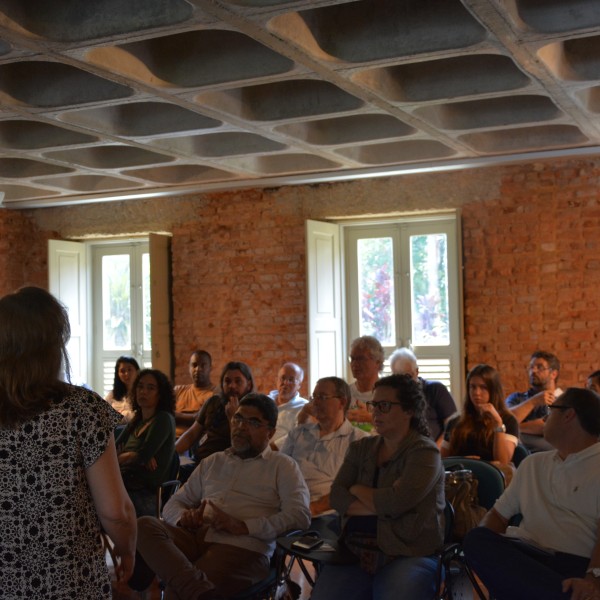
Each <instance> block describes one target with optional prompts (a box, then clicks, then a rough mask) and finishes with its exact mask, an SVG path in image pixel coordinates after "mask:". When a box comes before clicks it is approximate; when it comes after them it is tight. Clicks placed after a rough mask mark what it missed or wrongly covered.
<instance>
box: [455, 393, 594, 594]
mask: <svg viewBox="0 0 600 600" xmlns="http://www.w3.org/2000/svg"><path fill="white" fill-rule="evenodd" d="M548 411H549V414H548V417H547V419H546V423H545V426H544V437H545V438H546V440H547V441H548V443H549V444H551V446H552V447H553V450H552V451H550V452H538V453H536V454H534V455H532V456H529V457H528V458H526V459H525V460H524V461H523V462H522V463H521V464H520V465H519V468H518V469H517V471H516V474H515V476H514V478H513V480H512V482H511V484H510V485H509V486H508V487H507V488H506V491H505V492H504V493H503V495H502V496H501V497H500V499H499V500H498V501H497V502H496V504H495V505H494V507H493V508H492V509H491V510H490V511H489V512H488V513H487V514H486V516H485V517H484V518H483V520H482V522H481V527H477V528H475V529H473V530H472V531H471V532H469V533H468V534H467V537H466V538H465V540H464V543H463V548H464V552H465V556H466V559H467V562H468V564H469V566H470V567H471V568H472V569H473V570H474V571H475V572H476V574H477V575H478V576H479V577H480V578H481V580H482V581H483V583H484V584H485V585H486V587H487V588H488V590H489V592H490V596H491V597H494V598H496V600H532V599H537V598H540V599H541V598H543V599H544V600H559V599H560V600H562V599H567V598H570V599H571V600H598V598H600V477H599V476H598V474H599V473H600V442H599V439H598V438H599V436H600V396H598V394H596V393H594V392H592V391H591V390H586V389H582V388H568V389H567V390H566V391H565V392H564V394H563V395H562V396H561V397H560V398H559V399H558V400H556V401H555V402H554V403H553V404H550V405H549V406H548ZM517 514H520V515H522V519H521V521H520V523H519V525H518V526H516V527H515V526H509V525H508V523H509V520H510V519H511V517H513V516H515V515H517Z"/></svg>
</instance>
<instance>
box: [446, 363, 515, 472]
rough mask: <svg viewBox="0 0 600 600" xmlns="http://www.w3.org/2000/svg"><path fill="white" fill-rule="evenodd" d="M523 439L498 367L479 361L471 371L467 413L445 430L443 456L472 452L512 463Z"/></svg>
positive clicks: (501, 461)
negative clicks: (506, 400) (507, 404)
mask: <svg viewBox="0 0 600 600" xmlns="http://www.w3.org/2000/svg"><path fill="white" fill-rule="evenodd" d="M518 441H519V424H518V423H517V420H516V419H515V418H514V416H513V415H512V413H511V412H510V411H509V410H508V409H507V408H506V406H505V404H504V393H503V392H502V384H501V383H500V375H499V374H498V371H496V369H494V368H493V367H490V365H484V364H481V365H477V366H475V367H473V368H472V369H471V370H470V371H469V374H468V375H467V397H466V399H465V405H464V408H463V414H462V415H461V416H460V417H456V418H455V419H453V420H451V421H450V422H449V423H448V425H447V426H446V431H445V432H444V441H443V442H442V448H441V452H442V456H471V457H474V458H480V459H482V460H487V461H490V462H492V461H494V462H497V463H498V464H499V465H502V466H504V465H508V464H509V463H510V462H511V460H512V456H513V454H514V451H515V448H516V446H517V444H518Z"/></svg>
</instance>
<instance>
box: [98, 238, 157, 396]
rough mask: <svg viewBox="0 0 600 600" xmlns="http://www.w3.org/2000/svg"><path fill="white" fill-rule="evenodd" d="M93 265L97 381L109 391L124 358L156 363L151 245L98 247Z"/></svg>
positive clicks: (142, 362) (101, 387)
mask: <svg viewBox="0 0 600 600" xmlns="http://www.w3.org/2000/svg"><path fill="white" fill-rule="evenodd" d="M92 266H93V278H92V294H93V296H92V303H93V307H94V310H93V313H92V314H93V324H92V328H93V331H94V344H93V364H94V366H95V369H94V381H95V382H96V386H95V389H97V390H98V391H99V392H100V393H101V394H103V395H106V394H107V393H108V392H109V391H110V390H111V389H112V385H113V379H114V367H115V362H116V360H117V358H118V357H119V356H121V355H123V354H126V355H129V356H133V357H134V358H135V359H136V360H137V361H138V363H139V364H140V367H142V368H143V367H145V366H150V365H151V348H152V340H151V333H150V326H151V321H150V254H149V250H148V244H147V243H141V242H135V243H127V244H107V245H95V246H93V247H92ZM98 383H100V385H98Z"/></svg>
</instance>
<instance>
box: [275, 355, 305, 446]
mask: <svg viewBox="0 0 600 600" xmlns="http://www.w3.org/2000/svg"><path fill="white" fill-rule="evenodd" d="M303 379H304V370H303V369H302V367H301V366H300V365H297V364H296V363H293V362H286V363H284V364H283V365H282V366H281V369H279V373H278V374H277V389H276V390H273V391H271V392H269V396H270V397H271V398H273V400H275V404H277V409H278V410H279V416H278V417H277V429H276V430H275V435H274V436H273V439H272V440H271V448H273V449H274V450H277V449H278V448H281V447H282V446H283V444H284V443H285V440H286V439H287V436H288V433H289V432H290V431H291V430H292V429H293V428H294V427H296V425H298V413H299V412H300V411H301V410H302V407H303V406H304V405H305V404H306V403H307V402H308V400H306V399H304V398H302V397H301V396H300V386H301V385H302V381H303Z"/></svg>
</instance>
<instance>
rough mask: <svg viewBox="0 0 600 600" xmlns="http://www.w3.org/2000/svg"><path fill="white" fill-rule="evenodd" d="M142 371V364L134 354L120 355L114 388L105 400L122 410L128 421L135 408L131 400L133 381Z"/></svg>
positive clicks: (116, 408) (116, 365)
mask: <svg viewBox="0 0 600 600" xmlns="http://www.w3.org/2000/svg"><path fill="white" fill-rule="evenodd" d="M139 372H140V365H139V364H138V362H137V360H135V358H133V356H119V358H117V362H116V363H115V379H114V382H113V388H112V390H111V391H110V392H108V394H107V395H106V398H105V400H106V401H107V402H110V404H111V406H112V407H113V408H114V409H115V410H116V411H117V412H120V413H121V414H122V415H123V416H124V417H125V419H127V420H128V421H129V420H131V417H133V410H132V409H131V404H130V402H129V400H130V398H131V389H132V387H133V382H134V381H135V378H136V377H137V374H138V373H139Z"/></svg>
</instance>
